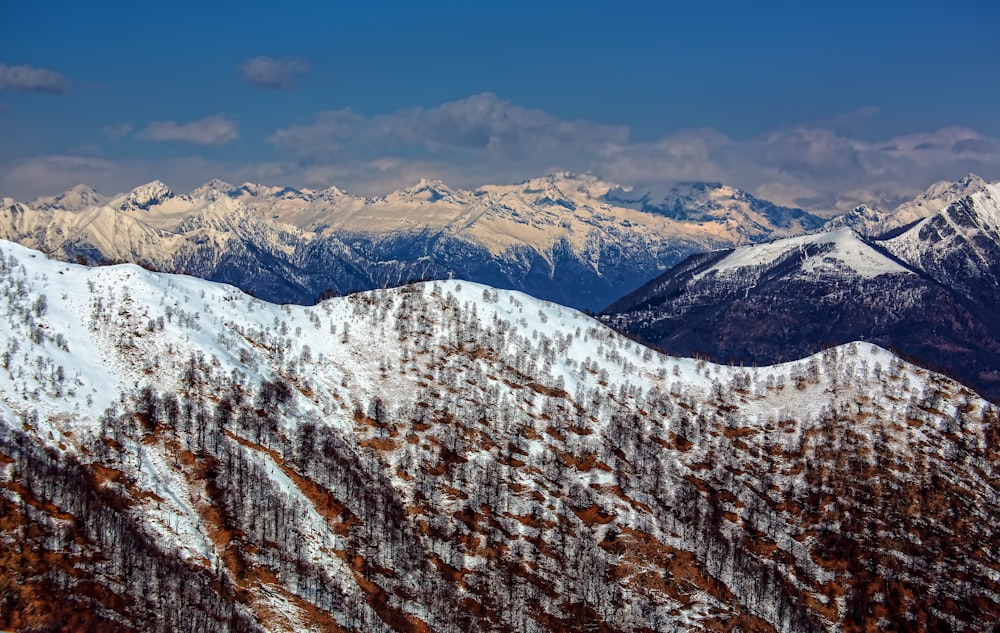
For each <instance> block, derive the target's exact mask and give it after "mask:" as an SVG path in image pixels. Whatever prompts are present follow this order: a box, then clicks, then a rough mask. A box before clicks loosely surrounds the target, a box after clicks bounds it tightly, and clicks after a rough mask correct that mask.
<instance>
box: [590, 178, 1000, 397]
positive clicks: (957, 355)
mask: <svg viewBox="0 0 1000 633" xmlns="http://www.w3.org/2000/svg"><path fill="white" fill-rule="evenodd" d="M998 201H1000V187H997V186H996V185H986V186H984V187H981V188H979V189H977V191H976V192H975V193H973V194H971V195H969V196H965V197H962V198H959V199H958V200H955V201H953V202H952V203H951V204H950V205H948V206H946V207H945V208H944V209H943V210H941V211H939V212H938V213H936V214H935V215H932V216H930V217H928V218H925V219H924V220H921V221H918V222H917V223H916V224H914V225H913V226H911V227H910V228H909V229H907V230H906V231H904V232H903V233H901V234H900V235H897V236H895V237H892V238H890V239H886V240H874V239H871V238H865V237H862V236H861V235H859V234H857V233H855V232H854V231H853V229H849V228H844V227H842V228H837V229H833V228H832V227H829V226H828V227H826V228H827V230H826V231H825V232H822V233H818V234H814V235H807V236H801V237H793V238H786V239H782V240H776V241H774V242H770V243H766V244H758V245H753V246H746V247H739V248H737V249H735V250H733V251H723V252H718V253H714V254H711V255H704V256H694V257H692V258H691V259H690V260H688V262H685V263H684V264H681V265H680V266H678V267H676V268H675V269H673V270H671V271H668V272H667V273H665V274H664V275H662V276H661V277H659V278H657V279H656V280H654V281H652V282H650V283H648V284H646V285H645V286H643V287H642V288H640V289H639V290H637V291H635V292H633V293H631V294H629V295H627V296H625V297H623V298H622V299H620V300H619V301H617V302H615V303H613V304H612V305H610V306H609V307H608V308H607V309H605V310H604V312H603V314H604V315H605V316H604V317H603V318H604V320H605V321H606V322H607V323H609V324H612V325H613V326H614V327H616V328H618V329H620V330H622V331H626V332H629V333H630V334H633V335H637V336H639V337H640V338H642V339H643V340H646V341H648V342H650V343H651V344H653V345H657V346H659V347H661V348H663V349H665V350H668V351H670V352H672V353H680V354H691V353H695V352H700V353H704V354H707V355H708V357H709V358H712V359H715V360H720V361H726V360H729V361H732V360H743V361H745V362H758V363H772V362H779V361H783V360H789V359H791V358H794V357H797V356H801V355H804V354H808V353H812V352H816V351H819V350H820V349H821V348H822V347H823V346H824V345H830V344H840V343H843V342H846V341H848V340H854V339H865V340H870V341H873V342H876V343H878V344H880V345H882V346H884V347H888V348H892V349H894V350H898V351H899V353H901V354H904V355H906V356H907V357H908V358H913V359H915V360H917V361H918V362H921V363H924V364H926V365H928V366H931V367H935V368H938V369H939V370H941V371H945V372H947V373H949V374H950V375H952V376H955V377H958V378H959V379H961V380H963V381H964V382H966V384H969V385H972V386H973V387H975V388H976V389H977V390H979V391H980V392H981V393H983V394H984V395H986V396H987V397H989V398H991V399H993V400H996V399H998V398H1000V374H998V372H997V369H996V368H997V367H1000V320H998V319H997V317H996V313H997V309H998V308H1000V229H998V228H997V227H998V226H1000V220H998V218H1000V203H998ZM824 245H826V246H824ZM830 245H832V247H831V246H830Z"/></svg>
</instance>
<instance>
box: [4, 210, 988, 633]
mask: <svg viewBox="0 0 1000 633" xmlns="http://www.w3.org/2000/svg"><path fill="white" fill-rule="evenodd" d="M223 200H224V204H225V205H230V204H232V205H233V206H234V208H236V204H235V199H234V198H228V197H227V198H223ZM133 202H135V203H136V204H137V205H139V206H141V203H142V201H141V200H133ZM146 202H148V200H147V201H146ZM979 202H980V200H979V199H976V198H975V197H974V205H973V206H974V207H977V208H978V205H979ZM209 206H211V205H209ZM150 208H155V205H151V206H150ZM167 208H171V207H169V204H168V205H167ZM218 208H219V207H216V209H218ZM101 209H102V208H100V207H99V208H98V209H97V211H91V212H90V213H93V214H94V216H95V221H97V219H98V218H104V219H105V220H108V221H111V220H119V219H121V218H124V217H131V216H130V215H128V213H141V212H143V211H141V209H140V210H139V211H132V212H121V211H118V212H116V213H125V215H123V216H121V215H116V216H111V215H107V212H106V211H102V210H101ZM67 213H70V212H67ZM240 213H243V214H244V215H245V217H246V218H248V220H247V221H248V222H252V221H258V220H255V219H254V218H255V216H254V215H253V214H252V213H249V212H248V211H246V210H244V211H240ZM215 217H217V216H213V215H211V213H210V212H209V211H206V215H204V216H201V218H202V220H204V221H205V222H206V223H207V224H206V226H207V225H210V224H211V222H213V221H214V220H213V219H212V218H215ZM199 221H201V220H199ZM122 222H123V223H122V224H121V225H120V228H122V229H123V231H122V232H113V233H112V234H113V235H115V236H116V237H119V238H121V239H126V238H127V239H134V242H130V243H133V244H134V243H149V244H152V243H153V242H143V240H145V239H146V237H150V238H152V237H156V238H157V239H160V238H162V236H163V235H165V233H164V234H160V233H157V232H156V231H159V230H161V229H154V228H153V227H152V226H151V225H142V226H146V227H147V228H148V230H149V232H148V233H141V232H140V233H128V231H129V230H132V229H135V230H136V231H138V230H139V229H138V228H137V227H139V226H140V224H139V223H128V222H124V221H122ZM124 227H132V228H130V229H127V230H126V229H124ZM143 230H146V229H143ZM162 230H163V231H166V229H162ZM928 231H930V229H928ZM940 231H941V232H940V233H939V235H942V236H943V235H944V228H941V229H940ZM204 234H205V235H216V236H217V235H221V233H219V234H214V233H204ZM931 235H932V234H931V233H930V232H928V233H927V236H928V237H927V239H928V240H932V239H933V237H931ZM944 239H951V238H947V237H946V238H944ZM795 244H796V247H795V248H796V253H799V255H797V256H795V257H793V258H788V257H787V256H786V255H785V254H784V253H785V251H783V250H781V247H780V245H779V244H778V243H775V244H771V245H760V246H755V247H746V248H741V249H738V250H737V251H735V252H734V253H730V254H721V255H712V256H709V257H708V258H706V259H703V260H699V262H694V263H689V264H688V266H690V267H691V269H692V270H693V271H694V272H692V273H691V278H693V277H694V276H698V279H697V280H695V281H694V283H708V281H709V280H711V279H712V278H714V279H715V283H716V285H720V286H721V284H722V283H723V280H724V278H725V277H726V276H727V275H736V274H740V275H744V276H745V275H747V274H749V273H742V272H739V271H741V270H744V267H743V266H742V265H739V266H738V264H742V263H743V262H750V261H754V262H764V263H767V264H768V265H769V266H770V264H771V262H773V261H775V260H780V259H782V258H785V259H786V268H787V269H789V270H794V271H800V270H805V269H806V268H808V269H809V270H811V271H812V272H813V274H814V275H815V276H817V277H820V278H823V279H829V280H830V283H831V284H833V283H834V281H835V280H836V279H841V280H842V283H843V284H844V289H843V292H845V293H846V292H848V291H849V290H848V288H847V285H848V282H849V281H850V280H852V279H862V280H865V283H868V280H879V279H880V278H881V277H887V278H889V279H895V278H897V277H898V278H899V279H903V280H906V279H909V278H911V277H919V275H918V273H916V272H913V271H912V270H910V269H909V268H907V267H905V266H904V265H902V264H900V263H897V262H896V261H895V260H891V259H888V258H886V257H885V256H884V255H883V254H881V253H879V252H878V251H876V250H875V249H874V248H873V247H871V246H870V245H868V244H867V243H865V242H863V241H862V240H860V239H859V238H857V237H855V236H853V235H852V234H851V233H850V232H847V231H843V232H835V233H828V234H825V235H823V236H814V237H809V238H798V241H797V242H795ZM821 252H822V253H825V255H823V254H820V253H821ZM727 262H728V263H727ZM755 266H756V268H751V269H750V270H753V271H765V270H772V267H762V265H761V264H760V263H758V264H755ZM775 270H776V269H775ZM762 274H763V273H762ZM768 274H770V273H768ZM793 276H794V275H793ZM751 281H753V282H755V283H758V286H759V285H762V284H764V283H765V281H766V280H765V279H763V278H757V277H755V278H753V279H752V280H751ZM851 283H853V282H851ZM872 283H874V281H873V282H872ZM885 283H890V281H888V280H887V281H886V282H885ZM891 283H895V282H891ZM907 283H909V282H907ZM749 287H750V286H746V285H745V288H749ZM837 287H838V286H836V285H832V286H831V288H837ZM894 287H895V286H894ZM898 287H899V288H900V289H904V290H906V291H907V292H911V293H915V292H919V291H921V290H920V289H921V288H923V286H919V285H916V284H915V283H914V284H913V285H910V286H907V285H906V284H905V283H903V282H900V283H899V285H898ZM851 289H854V286H851ZM751 290H752V289H751ZM751 294H752V292H751ZM905 296H912V295H905ZM901 298H903V297H900V299H901ZM0 321H2V324H0V353H2V354H3V356H2V367H0V429H2V430H0V482H2V486H0V522H2V530H0V627H2V628H10V629H17V630H94V631H174V630H182V631H196V630H197V631H211V630H232V631H302V630H324V631H365V632H368V631H442V632H447V631H462V632H467V631H524V632H528V631H532V632H535V631H539V632H540V631H604V632H612V631H635V632H640V631H643V632H649V631H737V630H740V631H876V630H879V631H891V630H897V631H922V630H928V631H930V630H935V631H937V630H965V631H986V630H992V628H993V627H994V625H995V624H994V623H995V622H997V621H998V620H1000V553H998V551H997V549H996V548H995V547H994V544H995V543H996V535H997V529H998V525H1000V516H998V508H1000V504H998V493H1000V472H998V460H1000V452H998V451H1000V418H998V410H997V408H996V407H995V406H994V405H992V404H990V403H988V402H986V401H985V400H983V399H981V398H980V397H978V396H977V395H976V394H975V393H973V392H972V391H970V390H969V389H968V388H966V387H964V386H962V385H960V384H958V383H956V382H953V381H952V380H950V379H948V378H945V377H943V376H941V375H938V374H934V373H931V372H929V371H927V370H925V369H921V368H918V367H915V366H913V365H910V364H908V363H906V362H904V361H902V360H900V359H899V358H898V357H896V356H894V355H893V354H891V353H889V352H888V351H886V350H885V349H882V348H880V347H877V346H875V345H872V344H871V343H868V342H851V343H846V344H843V345H838V346H834V347H830V348H828V349H825V350H824V351H823V352H822V353H818V354H815V355H812V356H809V357H807V358H804V359H801V360H797V361H794V362H788V363H784V364H779V365H774V366H767V367H736V366H722V365H717V364H713V363H709V362H706V361H704V360H693V359H684V358H676V357H669V356H665V355H662V354H659V353H656V352H654V351H652V350H650V349H648V348H645V347H642V346H640V345H638V344H637V343H635V342H633V341H632V340H630V339H628V338H625V337H624V336H621V335H619V334H617V333H615V332H614V331H612V330H611V329H609V328H607V327H606V326H604V325H602V324H601V323H599V322H598V321H595V320H593V319H591V318H590V317H587V316H585V315H584V314H582V313H580V312H577V311H575V310H572V309H569V308H564V307H560V306H557V305H554V304H552V303H548V302H545V301H540V300H536V299H532V298H530V297H529V296H527V295H524V294H521V293H519V292H513V291H503V290H496V289H493V288H490V287H488V286H484V285H479V284H475V283H470V282H466V281H461V282H460V281H454V280H452V281H448V280H445V281H435V282H425V283H416V284H411V285H406V286H404V287H400V288H395V289H390V290H376V291H371V292H365V293H359V294H354V295H351V296H347V297H339V298H333V299H330V300H327V301H324V302H322V303H320V304H319V305H316V306H312V307H301V306H290V305H285V306H278V305H274V304H271V303H266V302H264V301H261V300H259V299H256V298H253V297H251V296H248V295H245V294H243V293H242V292H240V291H239V290H237V289H235V288H233V287H231V286H226V285H221V284H216V283H210V282H206V281H203V280H199V279H195V278H191V277H184V276H174V275H166V274H158V273H152V272H149V271H146V270H144V269H142V268H139V267H137V266H134V265H119V266H110V267H95V268H86V267H83V266H79V265H75V264H70V263H65V262H62V261H57V260H56V259H50V258H48V257H46V256H45V255H44V254H42V253H40V252H38V251H33V250H29V249H27V248H25V247H23V246H20V245H16V244H12V243H9V242H2V243H0Z"/></svg>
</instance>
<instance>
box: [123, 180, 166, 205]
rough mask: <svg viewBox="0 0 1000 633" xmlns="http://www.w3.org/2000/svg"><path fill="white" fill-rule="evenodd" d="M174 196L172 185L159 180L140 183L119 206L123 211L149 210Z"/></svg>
mask: <svg viewBox="0 0 1000 633" xmlns="http://www.w3.org/2000/svg"><path fill="white" fill-rule="evenodd" d="M173 197H174V192H173V191H171V190H170V187H168V186H167V185H165V184H164V183H162V182H161V181H159V180H154V181H152V182H148V183H146V184H144V185H139V186H138V187H136V188H135V189H133V190H132V191H130V192H129V193H128V195H126V196H125V200H124V201H123V202H122V204H121V205H120V206H119V209H120V210H122V211H135V210H142V211H148V210H149V209H150V207H154V206H156V205H158V204H160V203H162V202H164V201H165V200H169V199H170V198H173Z"/></svg>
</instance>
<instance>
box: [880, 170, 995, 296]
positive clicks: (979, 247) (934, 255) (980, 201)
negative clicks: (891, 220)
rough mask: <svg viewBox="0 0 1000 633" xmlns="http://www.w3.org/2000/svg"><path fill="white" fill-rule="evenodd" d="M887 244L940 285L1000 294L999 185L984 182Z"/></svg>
mask: <svg viewBox="0 0 1000 633" xmlns="http://www.w3.org/2000/svg"><path fill="white" fill-rule="evenodd" d="M885 247H886V248H887V249H888V250H889V251H890V252H892V253H893V254H895V255H896V256H897V257H899V258H900V259H902V260H903V261H906V262H908V263H909V264H911V265H913V266H914V267H916V268H919V269H920V270H923V271H925V272H926V273H928V274H930V275H931V276H933V277H934V278H935V279H937V280H938V281H940V282H941V283H944V284H947V285H950V286H954V287H958V288H961V289H962V290H964V291H965V292H966V293H968V294H970V295H971V294H974V293H977V292H979V293H983V294H985V295H987V296H994V297H998V298H1000V286H998V283H1000V184H996V185H984V186H983V187H982V188H981V189H980V190H979V191H977V192H976V193H973V194H972V195H970V196H966V197H965V198H962V199H960V200H957V201H955V202H953V203H952V204H950V205H949V206H947V207H946V208H944V209H943V210H942V211H940V212H939V213H937V214H935V215H933V216H931V217H929V218H926V219H925V220H923V221H921V222H920V223H919V224H917V225H915V226H913V227H912V228H911V229H909V230H908V231H906V232H905V233H903V234H901V235H898V236H897V237H895V238H892V239H890V240H887V241H886V242H885Z"/></svg>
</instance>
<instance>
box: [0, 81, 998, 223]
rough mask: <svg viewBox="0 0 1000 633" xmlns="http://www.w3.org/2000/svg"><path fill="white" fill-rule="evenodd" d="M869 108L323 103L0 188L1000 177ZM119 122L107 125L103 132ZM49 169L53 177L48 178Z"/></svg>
mask: <svg viewBox="0 0 1000 633" xmlns="http://www.w3.org/2000/svg"><path fill="white" fill-rule="evenodd" d="M870 115H871V113H870V111H868V110H864V111H858V112H857V113H853V114H851V115H846V116H844V117H834V118H831V119H828V120H826V121H820V122H816V123H810V124H803V125H796V126H789V127H785V128H781V129H777V130H772V131H769V132H767V133H765V134H761V135H759V136H756V137H752V138H746V139H734V138H731V137H729V136H727V135H726V134H723V133H721V132H719V131H717V130H713V129H700V130H687V131H682V132H678V133H674V134H671V135H669V136H666V137H664V138H661V139H658V140H654V141H643V142H634V141H631V140H630V139H629V130H628V128H626V127H623V126H617V125H607V124H604V123H598V122H593V121H580V120H567V119H562V118H559V117H557V116H555V115H553V114H551V113H548V112H545V111H542V110H537V109H530V108H524V107H521V106H517V105H514V104H511V103H510V102H507V101H505V100H502V99H500V98H498V97H497V96H495V95H493V94H490V93H485V94H481V95H475V96H472V97H469V98H467V99H462V100H458V101H453V102H449V103H445V104H442V105H439V106H436V107H431V108H422V107H414V108H406V109H403V110H399V111H397V112H394V113H390V114H386V115H380V116H372V117H369V116H364V115H362V114H359V113H357V112H354V111H351V110H337V111H329V112H321V113H319V114H317V115H316V116H315V117H314V118H313V120H311V121H308V122H305V123H301V124H297V125H291V126H288V127H286V128H283V129H280V130H277V131H276V132H274V133H273V134H272V135H271V136H270V137H269V139H268V141H269V142H270V144H271V145H272V146H273V147H274V148H276V149H277V150H278V152H277V155H276V156H273V157H265V158H263V159H261V160H259V161H258V162H255V163H243V164H235V163H220V162H215V163H208V162H207V161H205V160H204V159H200V162H199V161H198V160H195V159H194V158H190V159H186V160H185V161H181V162H170V161H165V160H160V159H148V160H144V161H131V162H125V161H121V162H118V161H115V162H111V161H108V160H106V159H91V158H75V159H70V158H68V157H55V158H52V159H46V160H44V161H42V160H40V159H37V160H36V159H32V160H30V161H23V162H22V163H19V164H17V165H14V166H6V167H5V166H0V174H2V178H0V183H2V184H3V185H4V186H5V188H4V189H3V190H0V194H3V195H14V192H25V191H27V192H30V196H31V197H33V196H37V195H43V194H53V193H57V192H59V191H61V190H62V189H64V188H65V186H70V185H73V184H76V183H78V182H86V183H87V184H91V185H92V186H95V187H97V188H98V189H99V190H101V191H104V190H105V189H103V188H102V187H107V188H108V190H109V191H117V190H120V189H115V188H114V187H112V186H111V185H103V184H102V183H103V182H109V183H112V184H114V185H116V186H118V187H121V188H130V187H134V186H135V185H137V184H141V183H142V182H146V181H148V180H152V179H153V178H159V179H161V180H164V181H165V182H170V183H171V185H172V186H175V187H176V188H177V190H185V188H187V187H191V188H193V187H194V186H197V185H198V184H201V182H203V181H205V180H208V179H209V178H212V177H218V178H222V179H223V180H227V181H229V182H243V181H253V182H261V183H264V184H270V185H288V186H293V187H313V188H322V187H327V186H330V185H336V186H338V187H341V188H345V189H348V190H349V191H351V192H353V193H357V194H361V195H380V194H384V193H387V192H388V191H391V190H393V189H397V188H399V187H402V186H406V185H411V184H413V183H414V182H416V181H417V180H418V179H419V178H421V177H426V178H440V179H441V180H444V181H445V182H447V183H449V184H450V185H452V186H456V187H476V186H478V185H482V184H485V183H505V182H517V181H520V180H524V179H526V178H530V177H533V176H537V175H540V174H545V173H551V172H554V171H558V170H564V169H565V170H570V171H577V172H583V171H590V172H593V173H594V174H596V175H598V176H600V177H603V178H606V179H608V180H611V181H613V182H617V183H620V184H623V185H632V184H645V185H656V184H662V183H669V182H676V181H698V180H709V181H719V182H724V183H727V184H732V185H735V186H737V187H740V188H743V189H745V190H747V191H749V192H751V193H753V194H754V195H758V196H760V197H763V198H765V199H769V200H773V201H774V202H777V203H780V204H784V205H789V206H800V207H802V208H805V209H808V210H810V211H813V212H816V213H820V214H826V215H830V214H834V213H838V212H845V211H848V210H850V209H851V208H852V207H853V206H856V205H857V204H860V203H862V202H864V203H868V204H875V205H878V206H881V207H883V208H887V207H891V206H894V205H895V204H898V203H899V202H902V201H904V200H906V199H909V198H912V197H913V196H915V195H917V194H918V193H920V192H921V191H923V190H924V189H926V188H927V187H928V186H929V185H930V184H932V183H934V182H936V181H938V180H945V179H947V180H957V179H958V178H961V177H962V176H964V175H966V174H967V173H969V172H975V173H977V174H979V175H980V176H983V177H984V178H987V179H988V180H997V179H1000V139H998V138H996V137H990V136H985V135H983V134H980V133H978V132H977V131H975V130H971V129H968V128H961V127H950V128H942V129H940V130H935V131H931V132H924V133H917V134H909V135H902V136H896V137H891V138H885V139H881V140H878V141H873V140H871V139H860V138H857V134H856V132H855V130H856V129H857V121H858V120H861V119H863V118H864V117H866V116H870ZM123 130H125V128H124V127H118V126H109V128H107V129H106V130H105V134H107V135H109V136H114V134H120V133H123ZM238 136H239V132H238V129H237V127H236V124H235V123H233V122H231V121H230V120H228V119H226V118H225V117H222V116H215V117H209V118H207V119H202V120H200V121H195V122H192V123H186V124H179V123H176V122H172V121H166V122H162V121H161V122H156V123H153V124H150V125H149V126H147V127H146V128H145V129H143V130H141V131H140V132H138V133H137V134H136V137H137V138H144V139H146V140H175V141H188V142H194V143H201V144H207V145H211V144H223V143H226V142H229V141H232V140H233V139H235V138H237V137H238ZM73 161H78V162H73ZM102 161H103V162H102ZM43 168H44V169H43ZM101 169H103V170H105V171H101ZM88 170H89V171H88ZM45 174H48V175H49V176H51V182H52V183H53V184H51V185H46V184H45V183H46V180H45V178H46V176H45ZM19 178H21V179H22V180H18V179H19ZM171 178H173V180H170V179H171ZM64 185H65V186H64ZM19 195H20V194H19Z"/></svg>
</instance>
